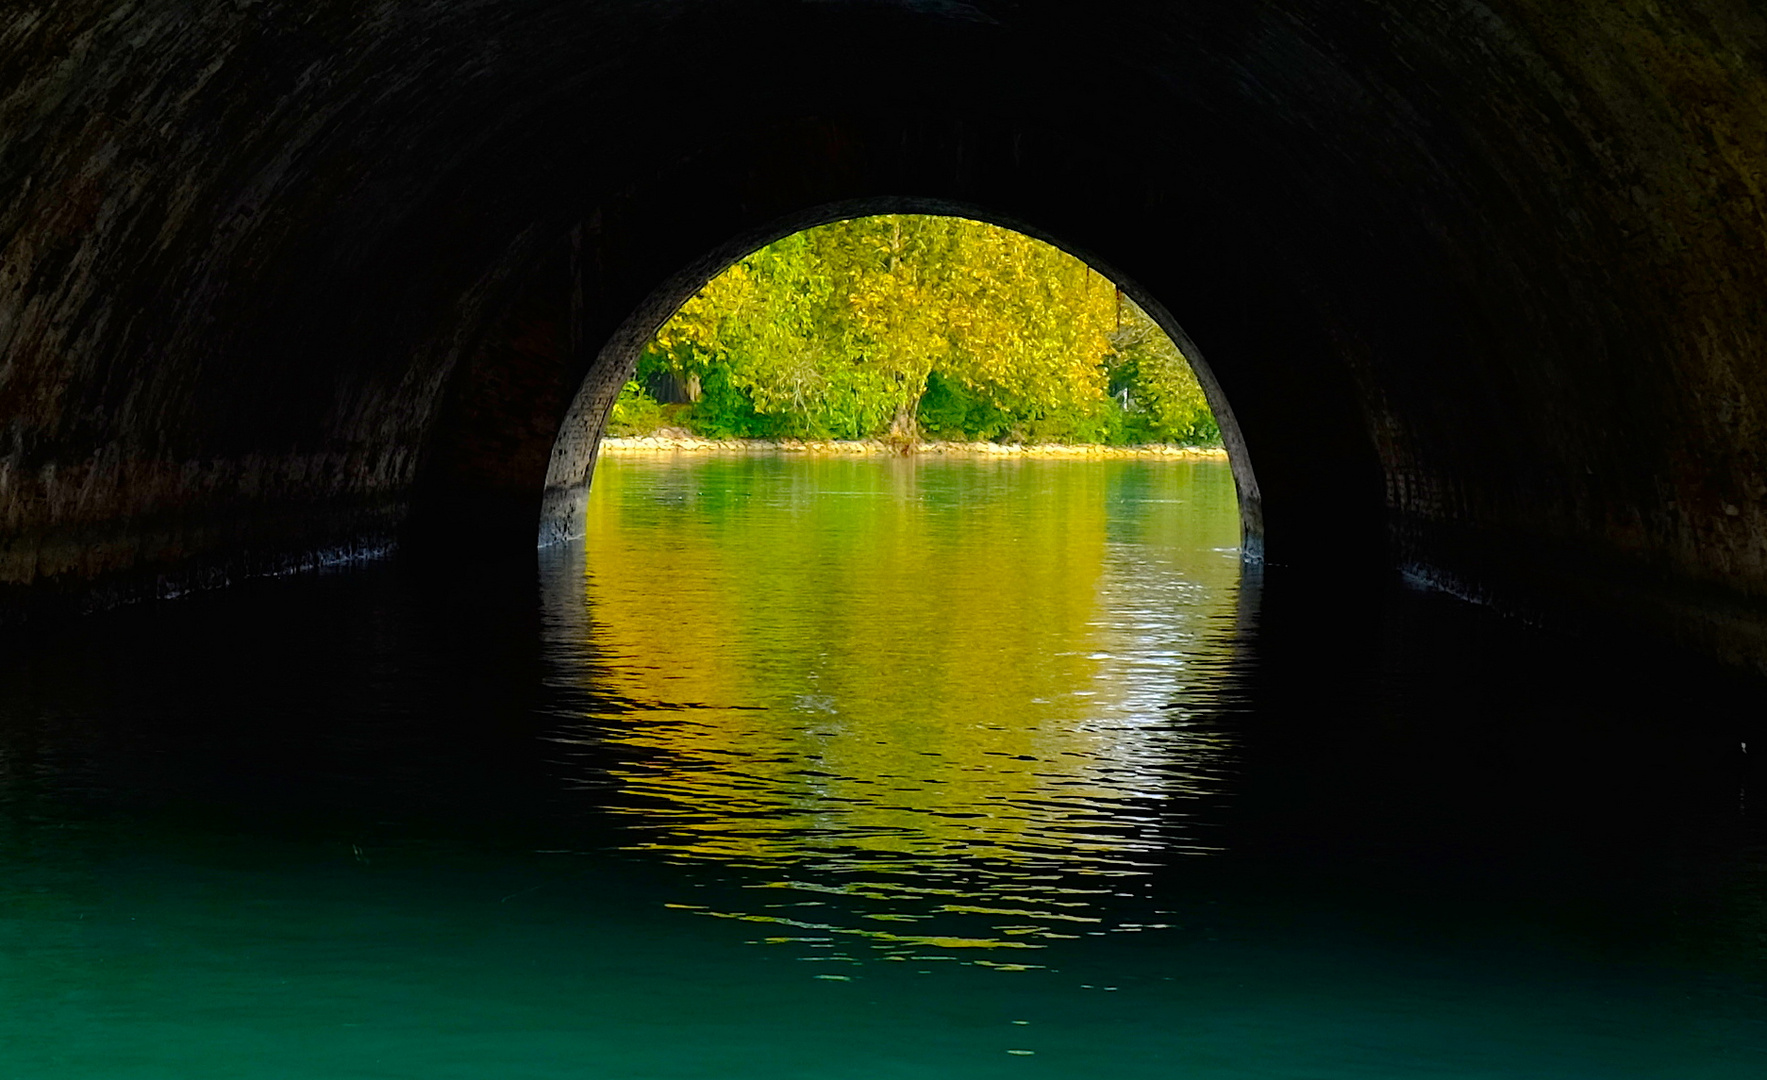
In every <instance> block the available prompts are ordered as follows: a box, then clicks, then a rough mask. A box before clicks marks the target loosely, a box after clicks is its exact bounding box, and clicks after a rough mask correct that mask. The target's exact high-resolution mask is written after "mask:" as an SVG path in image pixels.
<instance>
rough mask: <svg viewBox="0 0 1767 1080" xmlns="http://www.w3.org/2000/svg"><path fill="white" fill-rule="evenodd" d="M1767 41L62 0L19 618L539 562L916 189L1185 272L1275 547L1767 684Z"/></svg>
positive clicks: (1584, 26)
mask: <svg viewBox="0 0 1767 1080" xmlns="http://www.w3.org/2000/svg"><path fill="white" fill-rule="evenodd" d="M1764 45H1767V22H1764V20H1763V16H1762V12H1761V11H1760V10H1758V9H1757V8H1756V6H1755V5H1752V4H1750V3H1746V2H1742V0H1490V2H1486V3H1474V2H1470V0H1362V2H1354V3H1352V2H1348V0H1335V2H1331V0H1262V2H1260V0H1192V2H1167V3H1153V2H1133V0H1098V2H1095V3H1090V4H1084V5H1079V4H1072V3H1055V2H1041V0H1024V2H1016V3H1013V2H988V0H978V2H976V3H971V4H965V3H956V2H942V0H938V2H935V0H922V2H909V0H902V2H895V3H889V2H882V0H874V2H860V0H850V2H842V0H819V2H816V0H805V2H771V3H737V2H713V0H674V2H663V0H657V2H650V3H639V2H624V3H615V2H595V0H585V2H579V0H427V2H426V0H380V2H364V0H347V2H346V0H337V2H328V0H308V2H299V3H297V2H287V3H279V2H275V0H258V2H248V0H236V2H233V3H218V2H217V3H198V2H195V0H135V2H124V0H54V2H53V3H51V2H37V3H31V2H29V0H20V2H15V3H13V4H11V5H9V6H8V7H7V8H6V10H5V11H4V12H3V13H0V190H3V191H5V192H6V193H7V197H6V198H5V199H4V200H0V424H3V425H4V428H3V432H0V522H3V524H0V583H3V584H4V587H5V589H6V590H7V592H6V594H5V599H4V605H5V608H6V610H7V611H8V612H11V613H13V614H14V615H16V614H17V613H20V612H25V611H28V610H31V609H33V608H36V607H40V606H44V605H51V606H53V605H58V604H67V603H74V604H88V605H89V604H93V603H102V602H106V601H107V600H114V599H117V598H122V597H127V596H131V595H137V594H140V593H143V592H155V591H158V592H171V591H177V590H179V589H183V588H187V587H191V586H196V585H203V584H209V583H215V582H219V581H223V580H227V579H230V578H234V577H237V576H240V575H242V574H249V573H259V572H268V571H275V570H279V569H284V568H288V567H298V566H304V565H312V564H314V563H317V562H320V561H324V560H327V559H333V558H349V557H352V556H354V555H359V554H362V553H365V552H373V551H378V550H381V549H383V548H385V547H386V546H388V545H390V544H391V543H393V542H394V541H395V540H396V539H399V538H401V537H402V538H403V539H404V540H405V541H407V542H410V543H414V544H418V545H421V544H422V543H424V542H425V541H429V542H439V541H440V540H441V539H443V538H453V539H454V540H456V541H457V542H469V543H471V544H473V545H478V546H480V547H485V546H487V545H498V544H502V545H517V544H518V543H525V544H526V545H527V546H528V547H529V548H530V549H531V546H532V542H533V529H534V523H535V522H536V521H537V520H538V519H539V516H540V508H541V503H542V499H543V492H544V488H545V482H546V474H547V469H548V462H549V458H550V456H551V455H552V453H553V450H554V439H555V436H556V434H557V432H558V429H559V425H560V423H561V422H562V421H563V420H564V418H565V416H566V415H567V412H568V410H569V408H570V404H571V401H572V399H573V398H574V397H575V396H576V395H577V393H578V391H579V388H580V387H581V386H582V385H583V384H584V379H585V376H589V377H590V379H591V384H592V385H607V386H611V385H613V384H614V383H615V382H616V381H617V379H618V376H619V373H618V372H617V371H615V370H611V369H610V368H609V367H608V366H607V365H605V364H604V365H603V367H602V369H601V370H599V371H596V372H593V373H592V372H591V368H592V367H593V365H594V362H595V358H596V357H598V356H600V357H608V358H612V357H616V356H617V355H618V350H617V349H615V350H607V349H606V346H607V344H608V342H609V341H610V340H612V339H614V338H615V337H616V336H617V335H619V334H621V333H625V334H627V335H632V334H637V333H640V332H642V331H643V330H644V329H646V328H647V327H648V326H649V325H652V324H654V322H655V321H656V320H659V319H660V318H661V317H663V316H664V315H666V314H667V311H666V307H667V305H668V303H669V301H670V299H671V298H676V297H678V296H679V295H681V291H682V289H684V288H687V287H689V286H691V284H692V283H693V281H694V280H695V277H694V275H696V274H697V275H699V276H700V277H702V278H703V276H704V275H705V274H708V273H710V272H711V271H713V270H715V269H717V268H718V264H719V262H720V260H728V259H729V258H730V257H732V256H734V255H736V254H739V253H740V251H741V250H742V249H743V248H744V246H745V245H752V244H754V243H758V242H759V241H761V240H763V239H765V238H767V237H768V236H770V235H774V234H776V233H777V232H778V231H779V230H780V229H782V228H787V227H792V226H794V225H802V224H808V223H810V222H811V221H812V220H816V219H818V218H819V217H825V216H826V215H828V214H829V213H833V212H838V211H839V208H840V207H842V206H847V207H849V208H851V207H871V208H875V207H878V206H884V205H892V204H890V203H888V202H887V200H890V199H906V200H915V201H914V202H913V203H912V205H915V206H926V205H933V204H940V203H948V204H952V205H957V206H961V207H966V208H969V209H970V210H971V211H973V212H975V213H978V214H984V215H986V216H989V217H992V218H994V219H995V220H999V221H1002V222H1005V223H1009V224H1017V225H1020V226H1023V227H1026V228H1028V229H1030V230H1032V231H1035V232H1037V233H1039V234H1040V235H1044V236H1046V237H1048V238H1051V239H1054V240H1056V241H1058V242H1060V243H1062V244H1064V245H1066V246H1068V247H1070V248H1071V249H1073V250H1075V251H1076V252H1078V253H1080V254H1082V255H1084V256H1086V257H1088V258H1091V259H1094V260H1097V261H1098V262H1099V263H1100V265H1102V266H1105V267H1107V268H1108V269H1110V270H1111V271H1112V272H1114V273H1117V274H1119V275H1121V276H1122V277H1123V278H1125V279H1126V280H1128V281H1129V282H1131V283H1133V285H1134V287H1135V288H1136V289H1137V291H1138V293H1139V294H1140V295H1142V296H1144V297H1146V298H1147V299H1148V300H1149V301H1150V302H1154V303H1157V304H1159V305H1163V307H1164V308H1165V309H1166V310H1167V311H1169V312H1170V314H1171V315H1172V317H1173V318H1175V319H1176V320H1177V324H1178V325H1180V326H1182V328H1183V330H1184V331H1185V332H1186V333H1187V334H1188V336H1189V338H1190V339H1191V340H1192V341H1193V342H1194V343H1195V345H1196V347H1197V348H1198V349H1199V350H1200V355H1201V356H1202V357H1204V358H1205V359H1206V360H1207V363H1208V366H1209V368H1210V369H1211V370H1212V372H1213V375H1214V377H1215V378H1216V379H1217V380H1218V383H1219V387H1220V389H1221V391H1222V392H1223V393H1224V395H1225V398H1226V400H1227V401H1228V402H1229V403H1230V404H1231V406H1232V410H1233V413H1234V415H1235V417H1236V418H1237V421H1238V424H1239V427H1240V429H1241V431H1242V433H1243V436H1244V441H1245V456H1246V459H1247V460H1248V461H1249V463H1250V466H1251V468H1252V469H1253V470H1254V471H1255V474H1256V478H1257V485H1258V488H1259V489H1260V491H1261V498H1260V499H1258V500H1256V501H1254V502H1253V504H1252V510H1253V512H1254V520H1253V522H1252V525H1253V527H1254V529H1255V528H1257V527H1259V526H1261V528H1262V530H1263V537H1262V539H1263V542H1264V544H1265V550H1266V552H1267V555H1268V558H1269V559H1270V560H1271V561H1272V562H1274V563H1285V564H1291V565H1296V566H1306V567H1311V568H1313V569H1315V570H1320V571H1323V572H1325V573H1328V574H1335V573H1340V572H1344V571H1345V568H1348V567H1351V566H1364V565H1368V564H1381V565H1389V566H1397V567H1401V568H1404V569H1407V570H1409V571H1411V572H1413V573H1414V574H1417V575H1418V576H1421V577H1424V578H1427V579H1431V580H1434V581H1437V582H1439V583H1442V584H1444V585H1447V586H1448V587H1450V588H1453V589H1455V590H1457V591H1461V592H1464V593H1467V594H1470V595H1478V596H1481V597H1488V598H1490V599H1492V600H1495V601H1498V602H1500V603H1503V604H1505V605H1508V606H1510V607H1512V608H1515V609H1518V610H1523V611H1529V612H1535V613H1548V614H1552V615H1563V616H1566V617H1582V618H1591V617H1593V618H1597V619H1601V620H1604V621H1609V622H1611V621H1613V620H1615V619H1620V620H1623V621H1624V624H1625V625H1630V626H1633V627H1636V628H1639V629H1641V630H1645V631H1650V632H1655V633H1660V634H1664V635H1667V636H1670V637H1674V638H1678V639H1680V640H1682V641H1684V642H1688V643H1691V644H1694V645H1696V646H1697V647H1699V648H1702V649H1704V650H1706V651H1708V652H1710V653H1713V654H1716V655H1719V656H1722V657H1724V658H1726V659H1729V660H1732V661H1740V662H1745V663H1749V664H1753V665H1757V666H1767V471H1764V470H1763V468H1762V460H1761V457H1762V446H1763V442H1762V435H1763V420H1764V418H1767V417H1764V413H1763V409H1764V408H1767V364H1764V363H1763V359H1762V335H1763V330H1764V328H1767V327H1764V319H1763V310H1762V300H1761V296H1762V283H1763V282H1767V226H1764V221H1763V199H1762V191H1761V184H1762V175H1763V171H1762V170H1763V166H1764V164H1767V131H1764V130H1763V128H1767V62H1764V57H1767V52H1763V46H1764ZM879 200H886V201H883V202H880V201H879ZM902 205H910V204H908V203H904V204H902ZM831 208H833V209H831ZM598 380H599V382H597V381H598ZM590 412H591V413H592V412H593V410H590ZM592 420H593V417H591V421H592ZM589 427H590V428H593V423H592V422H591V423H589ZM578 434H579V435H580V436H581V437H583V438H585V439H587V440H588V442H589V443H590V444H592V443H593V437H594V432H593V430H585V431H581V432H579V433H578ZM555 480H556V476H555ZM558 496H559V492H557V491H555V492H554V497H555V499H556V498H557V497H558ZM1258 515H1261V517H1259V516H1258ZM512 538H515V539H512Z"/></svg>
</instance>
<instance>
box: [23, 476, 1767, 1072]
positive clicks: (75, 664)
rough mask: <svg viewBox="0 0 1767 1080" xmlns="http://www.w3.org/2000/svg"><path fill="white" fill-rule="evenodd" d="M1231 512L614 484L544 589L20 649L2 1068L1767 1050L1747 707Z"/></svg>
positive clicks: (1323, 1066) (818, 1065)
mask: <svg viewBox="0 0 1767 1080" xmlns="http://www.w3.org/2000/svg"><path fill="white" fill-rule="evenodd" d="M1237 542H1238V527H1237V520H1236V512H1235V508H1234V496H1233V485H1232V480H1231V478H1230V477H1229V475H1228V473H1227V469H1226V466H1225V465H1223V464H1219V463H1215V462H1207V461H1205V462H1192V463H1185V462H1171V461H1134V460H1127V461H1108V462H1085V461H1047V460H1044V461H1023V460H1006V461H993V460H951V459H902V460H875V459H867V460H845V459H826V458H822V459H805V458H794V457H785V456H749V457H728V458H685V459H670V458H662V457H658V458H641V457H613V458H609V459H604V460H603V461H602V463H601V466H600V468H599V471H598V474H597V478H596V488H595V494H594V496H593V498H592V499H591V504H590V509H589V515H588V535H587V538H586V540H585V542H584V544H583V545H582V547H581V548H579V549H575V550H571V551H565V552H554V553H550V554H549V555H548V556H547V557H546V558H545V560H544V564H543V566H542V567H541V572H540V574H539V576H538V579H537V580H536V578H535V576H534V575H533V574H532V573H529V572H523V573H508V572H504V573H496V572H492V571H487V570H485V569H483V568H478V567H471V566H450V567H442V568H438V567H435V566H411V565H405V564H399V563H395V564H391V565H385V566H379V567H372V568H368V569H359V570H353V571H348V572H340V573H335V574H328V575H324V576H319V577H310V578H306V579H291V580H285V581H279V582H256V583H250V584H247V585H245V586H241V587H239V588H236V589H233V590H229V591H226V592H222V593H216V594H210V595H205V596H199V597H195V598H191V599H187V600H184V601H181V602H178V603H169V604H158V605H147V606H143V607H140V608H136V609H133V610H128V611H123V612H119V613H113V614H111V615H108V616H105V617H101V618H92V619H87V620H83V621H80V622H77V623H72V624H68V625H63V626H59V627H54V628H44V627H39V628H36V629H33V630H32V631H31V633H30V634H29V635H21V634H16V633H15V634H14V635H13V636H12V637H11V638H8V639H7V641H6V643H5V644H6V652H5V655H4V658H3V659H0V1076H4V1077H7V1078H20V1080H23V1078H32V1077H107V1078H112V1077H166V1078H172V1077H176V1078H180V1080H183V1078H197V1077H217V1078H219V1077H227V1078H230V1080H234V1078H257V1077H412V1078H419V1077H421V1078H438V1077H463V1078H464V1077H474V1078H480V1077H596V1078H599V1077H608V1078H622V1077H657V1078H665V1077H668V1078H672V1077H683V1078H685V1077H706V1078H720V1080H744V1078H749V1077H754V1078H762V1077H765V1078H768V1080H784V1078H793V1077H805V1078H810V1077H816V1078H822V1077H841V1078H846V1077H851V1078H865V1080H888V1078H893V1077H903V1078H908V1077H964V1078H969V1077H994V1076H1009V1077H1029V1076H1039V1077H1052V1078H1053V1077H1109V1078H1112V1080H1128V1078H1139V1077H1260V1078H1262V1077H1339V1076H1341V1077H1389V1076H1390V1077H1415V1076H1420V1075H1434V1076H1447V1077H1500V1076H1501V1077H1592V1078H1609V1077H1690V1078H1693V1077H1698V1078H1705V1077H1712V1078H1718V1077H1739V1078H1740V1077H1750V1078H1758V1077H1761V1076H1764V1075H1767V845H1764V843H1763V840H1764V838H1767V834H1764V830H1763V828H1762V824H1761V817H1762V815H1761V814H1760V813H1759V811H1758V805H1759V803H1760V802H1761V801H1764V800H1767V794H1758V795H1756V796H1755V799H1756V806H1751V804H1750V798H1751V795H1750V787H1749V785H1750V784H1751V782H1756V783H1757V787H1758V786H1759V783H1758V778H1759V770H1754V771H1751V764H1750V761H1751V759H1750V758H1749V757H1748V756H1747V755H1745V754H1743V753H1742V752H1741V748H1740V746H1739V744H1740V742H1741V741H1742V739H1743V738H1746V737H1747V733H1748V725H1751V724H1752V725H1756V728H1755V730H1757V731H1758V730H1759V728H1758V725H1759V718H1758V715H1756V714H1758V713H1759V711H1760V710H1759V703H1760V701H1761V700H1762V697H1761V688H1760V685H1759V684H1757V683H1751V682H1744V681H1741V680H1737V679H1734V678H1732V677H1730V676H1726V675H1724V674H1721V673H1717V672H1713V671H1709V670H1704V669H1701V668H1698V667H1697V666H1694V665H1690V664H1686V663H1682V662H1679V661H1675V660H1673V659H1672V658H1668V657H1663V656H1657V655H1653V654H1651V653H1649V652H1647V651H1644V650H1642V649H1640V648H1636V647H1627V646H1625V645H1623V644H1622V645H1616V644H1613V643H1607V644H1603V645H1597V644H1594V643H1591V642H1581V643H1579V642H1572V641H1568V640H1564V639H1560V638H1554V637H1549V636H1545V635H1542V634H1537V633H1535V632H1533V631H1530V630H1527V629H1525V628H1523V627H1519V626H1517V625H1514V624H1510V623H1504V622H1499V621H1498V620H1496V619H1494V618H1493V617H1491V616H1490V615H1489V614H1488V613H1486V612H1484V611H1482V610H1480V609H1477V608H1473V607H1470V606H1468V605H1464V604H1461V603H1459V602H1457V601H1453V600H1450V599H1447V598H1444V597H1441V596H1438V595H1432V594H1427V593H1421V592H1416V591H1410V590H1407V589H1405V588H1403V587H1401V586H1400V585H1398V584H1396V583H1381V582H1375V583H1370V582H1366V581H1346V582H1343V583H1341V585H1342V587H1341V588H1333V587H1331V586H1330V585H1324V586H1322V585H1318V584H1313V585H1308V586H1306V587H1302V586H1301V585H1298V584H1291V583H1288V582H1286V581H1285V580H1284V579H1283V578H1282V576H1281V574H1280V572H1279V571H1275V570H1272V571H1269V572H1264V573H1259V574H1255V575H1251V576H1247V575H1245V574H1242V571H1241V568H1240V563H1239V558H1238V551H1237V548H1236V545H1237ZM1739 695H1748V697H1747V698H1746V700H1751V701H1753V702H1754V703H1755V706H1754V707H1753V708H1752V709H1750V710H1746V713H1747V714H1746V715H1738V709H1737V706H1736V705H1735V702H1736V701H1737V700H1739ZM1756 749H1757V750H1760V749H1762V747H1760V746H1757V747H1756Z"/></svg>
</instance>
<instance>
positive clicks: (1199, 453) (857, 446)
mask: <svg viewBox="0 0 1767 1080" xmlns="http://www.w3.org/2000/svg"><path fill="white" fill-rule="evenodd" d="M601 452H602V453H604V454H675V453H689V454H822V455H840V456H846V457H864V456H875V457H885V456H888V457H899V456H904V455H920V456H930V457H1035V458H1188V459H1204V458H1216V459H1225V458H1226V457H1227V451H1225V450H1223V449H1221V448H1220V447H1218V446H1173V445H1169V444H1165V443H1155V444H1152V445H1147V446H1066V445H1060V444H1052V443H1032V444H1021V443H993V442H923V443H916V444H914V445H913V446H909V447H904V446H902V445H901V444H899V443H892V442H885V441H884V440H882V439H704V438H700V437H699V436H697V435H690V434H687V433H685V432H682V433H679V434H677V433H674V432H669V433H662V432H659V433H657V434H654V435H639V436H618V435H609V436H606V437H604V438H603V439H602V440H601Z"/></svg>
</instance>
